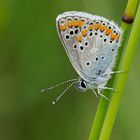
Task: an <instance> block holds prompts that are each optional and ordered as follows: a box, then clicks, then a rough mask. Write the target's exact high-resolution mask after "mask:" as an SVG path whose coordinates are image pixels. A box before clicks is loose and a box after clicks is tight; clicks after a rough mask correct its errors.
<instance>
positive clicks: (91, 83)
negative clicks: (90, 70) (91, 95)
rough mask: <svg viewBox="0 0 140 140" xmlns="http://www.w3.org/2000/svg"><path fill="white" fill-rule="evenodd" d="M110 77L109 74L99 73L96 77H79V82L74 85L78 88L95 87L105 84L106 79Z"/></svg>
mask: <svg viewBox="0 0 140 140" xmlns="http://www.w3.org/2000/svg"><path fill="white" fill-rule="evenodd" d="M109 79H110V75H103V74H100V75H98V76H96V77H91V78H90V80H84V79H82V78H80V79H79V82H78V83H77V84H76V87H77V88H78V89H80V90H83V91H85V90H87V89H97V88H98V87H99V86H105V85H106V83H107V81H108V80H109Z"/></svg>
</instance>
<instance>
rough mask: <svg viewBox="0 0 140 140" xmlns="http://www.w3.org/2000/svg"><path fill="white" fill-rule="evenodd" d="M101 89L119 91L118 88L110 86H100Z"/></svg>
mask: <svg viewBox="0 0 140 140" xmlns="http://www.w3.org/2000/svg"><path fill="white" fill-rule="evenodd" d="M99 88H100V89H107V90H112V91H115V92H118V90H117V89H114V88H110V87H101V86H100V87H99Z"/></svg>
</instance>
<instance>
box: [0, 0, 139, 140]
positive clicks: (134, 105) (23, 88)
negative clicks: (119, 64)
mask: <svg viewBox="0 0 140 140" xmlns="http://www.w3.org/2000/svg"><path fill="white" fill-rule="evenodd" d="M126 3H127V0H104V1H103V0H76V1H75V0H69V1H68V0H67V1H66V0H58V1H57V0H40V1H37V0H24V1H22V0H3V1H2V0H1V1H0V65H1V66H0V140H87V139H88V135H89V131H90V128H91V125H92V121H93V119H94V115H95V112H96V109H97V105H98V101H99V99H97V98H96V97H95V96H94V95H93V93H92V92H91V91H87V92H86V93H80V92H78V91H77V90H76V89H75V88H71V89H70V90H69V91H68V92H67V94H66V95H65V96H63V98H62V99H61V100H60V101H59V102H58V103H57V104H56V105H52V104H51V102H52V100H53V99H54V98H56V97H57V96H58V95H59V94H60V93H61V92H62V91H63V89H64V88H65V87H66V85H65V86H63V87H61V88H58V89H56V90H53V91H52V92H51V93H48V94H41V93H40V89H42V88H44V87H47V86H49V85H52V84H55V83H58V82H60V81H64V80H67V79H70V78H73V77H77V74H76V72H75V71H74V69H73V67H72V66H71V64H70V62H69V60H68V57H67V56H66V53H65V51H64V49H63V46H62V44H61V42H60V40H59V38H58V35H57V32H56V27H55V18H56V16H57V15H58V14H60V13H62V12H64V11H70V10H79V11H86V12H89V13H92V14H96V15H101V16H104V17H106V18H109V19H112V20H114V21H115V22H117V23H118V24H119V25H120V22H121V16H122V14H123V11H124V9H125V5H126ZM137 48H138V47H137ZM139 59H140V48H138V49H137V52H136V55H135V59H134V63H133V64H132V68H131V71H130V74H129V78H128V81H127V85H126V88H125V94H124V97H123V100H122V103H121V107H120V110H119V113H118V117H117V120H116V123H115V126H114V129H113V132H112V136H111V140H139V139H140V109H139V107H140V101H139V100H140V89H139V85H140V64H139Z"/></svg>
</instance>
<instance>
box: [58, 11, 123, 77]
mask: <svg viewBox="0 0 140 140" xmlns="http://www.w3.org/2000/svg"><path fill="white" fill-rule="evenodd" d="M56 26H57V31H58V34H59V36H60V39H61V41H62V43H63V45H64V48H65V50H66V52H67V55H68V57H69V59H70V61H71V63H72V65H73V67H74V68H75V70H76V72H77V73H78V74H79V76H80V77H81V78H83V79H84V80H89V79H91V78H96V77H97V75H99V74H101V73H105V72H106V70H107V69H108V68H110V69H111V68H112V67H113V65H114V61H115V57H116V54H117V50H118V48H119V46H120V42H121V35H122V31H121V29H120V28H119V27H118V26H117V25H116V24H115V23H113V22H110V21H108V20H107V19H105V18H103V17H99V16H93V15H91V14H87V13H84V12H75V11H72V12H65V13H63V14H61V15H59V16H58V17H57V19H56Z"/></svg>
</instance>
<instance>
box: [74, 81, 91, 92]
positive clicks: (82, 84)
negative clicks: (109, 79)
mask: <svg viewBox="0 0 140 140" xmlns="http://www.w3.org/2000/svg"><path fill="white" fill-rule="evenodd" d="M76 88H77V89H79V90H81V91H86V90H87V89H88V83H87V82H86V81H85V80H83V79H80V80H79V81H78V82H77V83H76Z"/></svg>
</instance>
